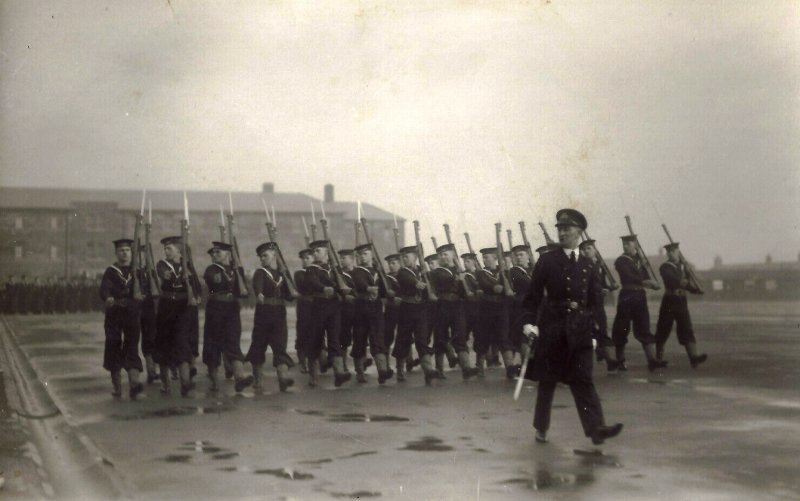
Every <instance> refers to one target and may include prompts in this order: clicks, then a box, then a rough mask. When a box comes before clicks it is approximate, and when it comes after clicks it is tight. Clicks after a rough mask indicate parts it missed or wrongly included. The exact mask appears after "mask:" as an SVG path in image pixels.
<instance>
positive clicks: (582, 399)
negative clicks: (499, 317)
mask: <svg viewBox="0 0 800 501" xmlns="http://www.w3.org/2000/svg"><path fill="white" fill-rule="evenodd" d="M556 220H557V223H556V227H557V228H558V239H559V242H560V243H561V246H562V250H555V251H551V252H547V253H544V254H541V256H540V258H539V261H538V262H537V263H536V266H535V268H534V271H533V277H532V280H531V285H530V288H529V289H528V293H527V294H526V296H525V299H524V301H523V304H522V308H523V316H522V319H521V324H522V325H523V333H525V334H526V335H529V336H533V337H536V338H537V340H538V346H537V349H536V354H535V356H534V360H533V364H531V365H529V366H528V368H529V372H528V373H527V374H526V375H525V377H526V378H529V379H535V380H538V381H539V387H538V391H537V397H536V410H535V415H534V421H533V426H534V428H535V429H536V441H537V442H546V441H547V431H548V429H549V428H550V411H551V408H552V404H553V396H554V394H555V389H556V384H557V383H559V382H563V383H566V384H568V385H569V388H570V391H571V392H572V396H573V397H574V399H575V407H576V408H577V410H578V416H579V417H580V420H581V425H582V426H583V432H584V434H585V435H586V436H587V437H590V438H591V439H592V443H594V444H596V445H597V444H601V443H603V442H604V441H605V440H606V439H608V438H611V437H614V436H616V435H618V434H619V433H620V431H622V424H620V423H617V424H615V425H613V426H606V424H605V420H604V417H603V409H602V407H601V405H600V398H599V397H598V396H597V391H596V390H595V387H594V383H593V382H592V362H593V356H592V330H591V324H592V321H593V319H592V315H593V313H594V311H595V308H596V306H597V304H600V303H602V293H601V285H600V275H599V274H598V273H597V271H596V269H595V265H594V263H592V262H591V261H590V260H589V259H587V258H586V257H583V256H580V253H579V251H578V242H579V241H580V235H581V232H582V231H583V230H585V229H586V226H587V224H586V218H585V217H584V216H583V214H581V213H580V212H578V211H576V210H574V209H562V210H560V211H558V213H557V214H556ZM540 306H541V309H540Z"/></svg>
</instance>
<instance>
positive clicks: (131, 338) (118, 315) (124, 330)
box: [103, 303, 142, 372]
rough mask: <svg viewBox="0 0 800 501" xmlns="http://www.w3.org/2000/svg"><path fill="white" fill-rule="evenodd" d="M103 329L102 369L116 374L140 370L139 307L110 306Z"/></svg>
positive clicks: (129, 305) (132, 305)
mask: <svg viewBox="0 0 800 501" xmlns="http://www.w3.org/2000/svg"><path fill="white" fill-rule="evenodd" d="M103 327H104V328H105V333H106V343H105V350H104V351H103V368H104V369H106V370H108V371H111V372H118V371H120V370H122V369H125V370H130V369H138V370H140V371H141V370H142V359H141V358H140V357H139V328H140V327H139V306H138V305H136V304H133V303H131V304H128V305H127V306H112V307H111V308H109V309H108V310H106V318H105V322H104V325H103Z"/></svg>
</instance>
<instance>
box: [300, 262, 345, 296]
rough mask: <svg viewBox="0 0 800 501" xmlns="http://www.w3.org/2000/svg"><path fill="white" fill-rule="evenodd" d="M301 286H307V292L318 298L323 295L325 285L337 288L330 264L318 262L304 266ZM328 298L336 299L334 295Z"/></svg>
mask: <svg viewBox="0 0 800 501" xmlns="http://www.w3.org/2000/svg"><path fill="white" fill-rule="evenodd" d="M303 286H304V287H307V290H308V292H309V294H311V295H313V296H315V297H320V298H322V297H325V295H324V294H325V293H324V291H323V289H325V287H333V289H337V286H336V280H335V279H334V277H333V272H332V271H331V268H330V266H329V265H327V264H318V263H314V264H312V265H310V266H309V267H308V268H306V273H305V277H304V278H303ZM330 299H336V296H332V297H331V298H330Z"/></svg>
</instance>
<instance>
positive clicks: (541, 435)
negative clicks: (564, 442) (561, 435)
mask: <svg viewBox="0 0 800 501" xmlns="http://www.w3.org/2000/svg"><path fill="white" fill-rule="evenodd" d="M536 441H537V442H539V443H540V444H546V443H547V433H546V432H543V431H539V430H536Z"/></svg>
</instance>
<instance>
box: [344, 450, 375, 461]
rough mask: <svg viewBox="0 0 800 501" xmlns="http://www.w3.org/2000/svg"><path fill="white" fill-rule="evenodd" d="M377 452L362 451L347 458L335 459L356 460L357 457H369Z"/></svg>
mask: <svg viewBox="0 0 800 501" xmlns="http://www.w3.org/2000/svg"><path fill="white" fill-rule="evenodd" d="M377 453H378V451H362V452H354V453H352V454H350V455H348V456H339V457H337V458H336V459H351V458H357V457H358V456H371V455H372V454H377Z"/></svg>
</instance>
